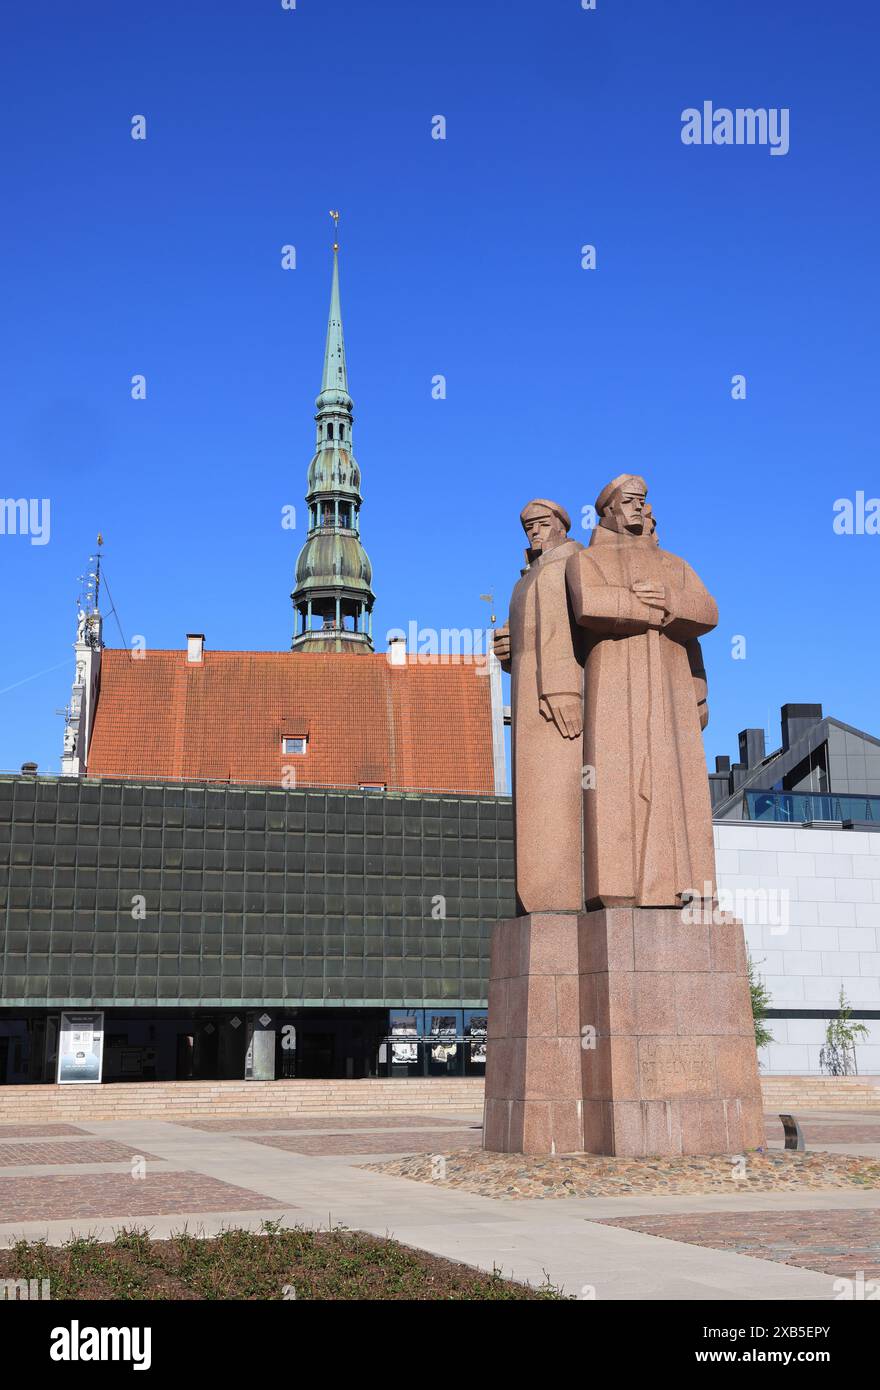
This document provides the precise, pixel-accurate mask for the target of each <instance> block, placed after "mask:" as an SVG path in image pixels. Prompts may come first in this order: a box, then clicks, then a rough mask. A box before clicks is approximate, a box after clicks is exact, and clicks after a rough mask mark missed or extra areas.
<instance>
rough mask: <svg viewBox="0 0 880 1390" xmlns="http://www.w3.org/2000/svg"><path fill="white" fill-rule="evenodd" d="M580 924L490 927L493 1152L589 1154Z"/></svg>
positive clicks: (537, 920) (487, 1123) (547, 919)
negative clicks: (585, 1134)
mask: <svg viewBox="0 0 880 1390" xmlns="http://www.w3.org/2000/svg"><path fill="white" fill-rule="evenodd" d="M578 920H579V919H578V914H577V913H575V912H570V913H565V912H547V913H533V914H531V915H529V916H526V917H514V918H513V919H511V920H509V921H506V922H496V923H495V924H494V926H493V928H492V963H491V966H490V972H489V1024H488V1039H487V1047H486V1102H485V1110H484V1130H483V1144H484V1147H485V1148H487V1149H494V1150H495V1151H497V1152H501V1153H527V1154H547V1153H576V1152H579V1151H580V1150H582V1149H583V1100H582V1098H583V1093H582V1085H583V1082H582V1075H581V1039H580V1027H581V1025H580V1002H579V995H580V980H579V964H578V962H579V950H578Z"/></svg>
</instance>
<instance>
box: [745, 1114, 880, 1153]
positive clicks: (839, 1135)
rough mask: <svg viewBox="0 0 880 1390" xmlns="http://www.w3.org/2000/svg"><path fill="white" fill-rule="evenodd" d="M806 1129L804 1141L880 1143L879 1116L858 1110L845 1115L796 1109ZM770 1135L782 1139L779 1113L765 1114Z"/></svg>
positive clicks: (775, 1138) (769, 1137)
mask: <svg viewBox="0 0 880 1390" xmlns="http://www.w3.org/2000/svg"><path fill="white" fill-rule="evenodd" d="M794 1117H795V1119H796V1120H797V1121H798V1123H799V1125H800V1127H801V1130H802V1132H803V1136H804V1141H805V1143H806V1144H807V1145H809V1144H880V1115H865V1114H859V1113H858V1112H855V1113H854V1112H852V1111H850V1112H849V1113H846V1112H844V1113H842V1114H834V1113H833V1112H832V1113H831V1114H829V1113H827V1112H826V1113H825V1114H813V1115H811V1114H809V1113H803V1112H801V1113H798V1112H797V1111H795V1112H794ZM764 1122H765V1124H766V1127H767V1138H768V1139H770V1140H779V1139H782V1138H783V1137H784V1134H785V1131H784V1130H783V1127H782V1121H781V1120H780V1118H779V1116H778V1115H765V1116H764Z"/></svg>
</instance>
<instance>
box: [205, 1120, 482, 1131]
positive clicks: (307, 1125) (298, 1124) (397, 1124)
mask: <svg viewBox="0 0 880 1390" xmlns="http://www.w3.org/2000/svg"><path fill="white" fill-rule="evenodd" d="M179 1123H180V1124H181V1126H182V1127H183V1128H184V1129H199V1130H202V1131H203V1132H204V1133H206V1134H211V1133H218V1134H267V1133H269V1134H271V1133H278V1134H281V1133H284V1132H285V1131H287V1130H297V1131H299V1130H325V1129H329V1130H332V1131H333V1132H334V1133H336V1132H337V1131H339V1130H349V1129H414V1128H419V1127H421V1126H422V1125H427V1126H428V1127H429V1128H432V1129H436V1128H438V1127H439V1126H445V1127H446V1128H448V1129H462V1128H464V1127H465V1126H466V1125H470V1124H476V1125H479V1124H481V1121H480V1119H479V1117H478V1116H475V1117H474V1119H473V1120H470V1121H468V1120H461V1119H455V1120H453V1119H448V1118H446V1117H444V1116H440V1115H296V1116H287V1117H285V1116H282V1117H280V1118H279V1119H257V1118H256V1117H253V1116H249V1115H241V1116H234V1115H233V1116H230V1117H228V1118H226V1119H217V1120H181V1121H180V1122H179Z"/></svg>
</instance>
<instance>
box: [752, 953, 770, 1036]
mask: <svg viewBox="0 0 880 1390" xmlns="http://www.w3.org/2000/svg"><path fill="white" fill-rule="evenodd" d="M749 994H750V995H751V996H752V1018H753V1019H754V1020H755V1046H756V1047H757V1048H759V1049H760V1048H762V1047H767V1046H768V1045H769V1044H770V1043H772V1042H773V1034H772V1033H771V1032H770V1029H769V1028H768V1027H767V1024H766V1023H765V1022H764V1020H765V1019H766V1017H767V1010H768V1009H769V1007H770V991H769V989H768V988H767V986H766V985H765V984H764V981H763V980H762V979H761V976H760V975H759V974H758V973H757V968H756V966H755V962H754V961H753V960H752V957H751V956H749Z"/></svg>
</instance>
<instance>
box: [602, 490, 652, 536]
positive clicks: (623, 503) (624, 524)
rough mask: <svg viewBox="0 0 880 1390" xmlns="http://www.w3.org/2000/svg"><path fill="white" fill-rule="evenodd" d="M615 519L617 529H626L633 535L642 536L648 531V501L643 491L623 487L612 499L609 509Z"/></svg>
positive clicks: (615, 528)
mask: <svg viewBox="0 0 880 1390" xmlns="http://www.w3.org/2000/svg"><path fill="white" fill-rule="evenodd" d="M608 510H609V511H610V513H611V516H612V518H613V520H614V527H613V529H614V530H615V531H626V532H628V533H629V535H631V536H640V535H641V534H642V532H643V531H648V530H649V529H650V527H649V526H648V521H647V516H646V511H647V503H646V500H645V494H644V493H643V492H628V491H627V490H626V489H625V488H623V489H621V491H620V492H618V493H617V494H616V495H615V497H614V498H613V499H612V502H611V506H610V507H609V509H608Z"/></svg>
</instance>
